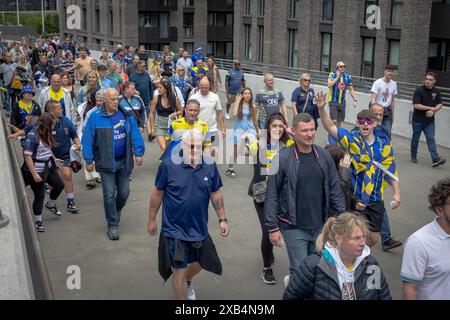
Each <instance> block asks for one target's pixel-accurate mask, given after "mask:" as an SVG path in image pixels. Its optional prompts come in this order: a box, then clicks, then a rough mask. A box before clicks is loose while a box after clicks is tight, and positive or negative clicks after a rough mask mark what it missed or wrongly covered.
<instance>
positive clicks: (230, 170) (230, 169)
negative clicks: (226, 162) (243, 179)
mask: <svg viewBox="0 0 450 320" xmlns="http://www.w3.org/2000/svg"><path fill="white" fill-rule="evenodd" d="M226 173H227V176H229V177H231V178H235V177H236V172H234V169H233V168H228V169H227V171H226Z"/></svg>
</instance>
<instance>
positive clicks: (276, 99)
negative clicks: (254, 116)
mask: <svg viewBox="0 0 450 320" xmlns="http://www.w3.org/2000/svg"><path fill="white" fill-rule="evenodd" d="M283 102H284V97H283V94H282V93H281V91H279V90H277V89H273V90H267V89H266V88H264V89H262V90H261V91H259V92H258V93H257V94H256V97H255V103H256V104H257V105H258V106H259V107H260V108H259V116H258V120H263V121H264V120H266V119H267V118H268V117H269V116H270V115H271V114H272V113H275V112H279V111H280V106H281V104H282V103H283Z"/></svg>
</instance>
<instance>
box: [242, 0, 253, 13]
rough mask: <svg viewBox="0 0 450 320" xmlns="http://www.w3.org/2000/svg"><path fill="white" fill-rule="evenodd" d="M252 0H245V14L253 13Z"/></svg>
mask: <svg viewBox="0 0 450 320" xmlns="http://www.w3.org/2000/svg"><path fill="white" fill-rule="evenodd" d="M251 9H252V8H251V0H245V7H244V14H245V15H251V14H252V13H251Z"/></svg>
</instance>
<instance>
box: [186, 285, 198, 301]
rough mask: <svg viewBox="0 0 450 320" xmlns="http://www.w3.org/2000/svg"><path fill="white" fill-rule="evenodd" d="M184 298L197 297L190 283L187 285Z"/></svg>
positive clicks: (191, 298)
mask: <svg viewBox="0 0 450 320" xmlns="http://www.w3.org/2000/svg"><path fill="white" fill-rule="evenodd" d="M186 299H188V300H197V297H196V295H195V290H194V287H193V286H192V283H191V284H188V285H187V294H186Z"/></svg>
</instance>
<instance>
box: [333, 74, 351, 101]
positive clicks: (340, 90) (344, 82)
mask: <svg viewBox="0 0 450 320" xmlns="http://www.w3.org/2000/svg"><path fill="white" fill-rule="evenodd" d="M336 78H337V75H336V71H333V72H330V74H329V75H328V80H333V81H334V80H335V79H336ZM351 86H353V84H352V78H351V77H350V75H349V74H348V73H346V72H344V74H343V75H341V76H340V77H339V80H338V81H337V82H336V83H335V84H334V86H332V87H331V88H329V90H328V102H331V103H339V104H344V105H345V93H346V92H347V88H348V87H351Z"/></svg>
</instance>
